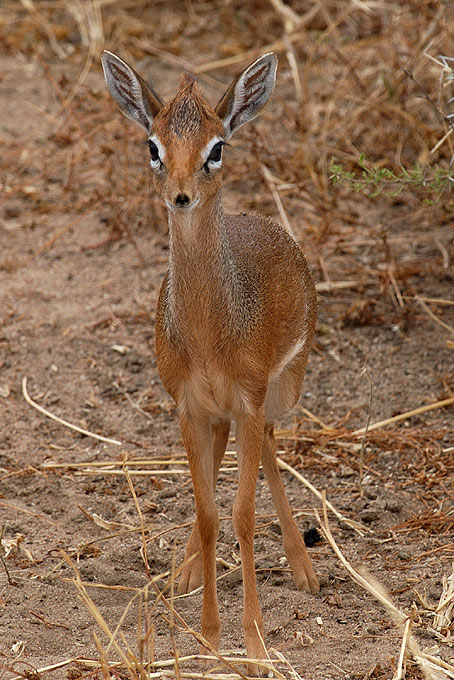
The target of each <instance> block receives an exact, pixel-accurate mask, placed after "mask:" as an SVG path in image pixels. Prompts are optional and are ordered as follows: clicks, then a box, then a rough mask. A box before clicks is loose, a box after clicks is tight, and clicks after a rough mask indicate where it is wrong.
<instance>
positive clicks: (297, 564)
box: [262, 424, 320, 593]
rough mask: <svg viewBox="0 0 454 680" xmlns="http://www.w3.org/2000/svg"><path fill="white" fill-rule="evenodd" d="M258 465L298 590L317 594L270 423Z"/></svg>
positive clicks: (316, 581)
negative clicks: (262, 470) (289, 499)
mask: <svg viewBox="0 0 454 680" xmlns="http://www.w3.org/2000/svg"><path fill="white" fill-rule="evenodd" d="M262 465H263V469H264V471H265V475H266V478H267V480H268V484H269V487H270V490H271V495H272V497H273V501H274V505H275V507H276V510H277V514H278V517H279V522H280V525H281V529H282V542H283V544H284V550H285V554H286V555H287V559H288V561H289V564H290V567H291V569H292V572H293V578H294V580H295V584H296V587H297V588H298V590H306V591H307V592H311V593H318V591H319V590H320V586H319V583H318V580H317V577H316V575H315V573H314V570H313V568H312V565H311V561H310V559H309V555H308V554H307V549H306V546H305V545H304V541H303V538H302V536H301V534H300V532H299V529H298V527H297V526H296V523H295V520H294V519H293V515H292V510H291V508H290V505H289V502H288V499H287V495H286V493H285V488H284V484H283V483H282V478H281V474H280V472H279V468H278V465H277V453H276V441H275V439H274V427H273V425H272V424H267V425H266V426H265V436H264V438H263V453H262Z"/></svg>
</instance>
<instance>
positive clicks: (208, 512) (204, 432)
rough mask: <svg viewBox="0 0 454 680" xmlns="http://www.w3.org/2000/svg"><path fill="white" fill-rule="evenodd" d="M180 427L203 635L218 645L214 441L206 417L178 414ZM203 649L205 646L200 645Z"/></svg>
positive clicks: (217, 527) (217, 523)
mask: <svg viewBox="0 0 454 680" xmlns="http://www.w3.org/2000/svg"><path fill="white" fill-rule="evenodd" d="M180 427H181V434H182V437H183V442H184V445H185V447H186V453H187V456H188V461H189V467H190V469H191V476H192V484H193V487H194V499H195V509H196V515H197V526H198V531H199V534H200V547H201V553H202V568H203V605H202V635H203V636H204V637H205V638H206V639H207V640H208V642H209V643H210V644H211V645H212V646H213V647H214V648H215V649H217V648H218V646H219V639H220V636H221V621H220V618H219V608H218V600H217V593H216V539H217V536H218V531H219V520H218V513H217V510H216V505H215V503H214V491H213V444H212V434H211V424H210V420H209V418H191V417H190V416H188V415H187V414H185V413H181V414H180ZM201 651H202V653H206V651H207V650H205V649H203V648H202V650H201Z"/></svg>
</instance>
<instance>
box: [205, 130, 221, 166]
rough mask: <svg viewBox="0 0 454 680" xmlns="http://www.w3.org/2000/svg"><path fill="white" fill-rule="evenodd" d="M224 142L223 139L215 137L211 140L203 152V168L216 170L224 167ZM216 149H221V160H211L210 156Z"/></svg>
mask: <svg viewBox="0 0 454 680" xmlns="http://www.w3.org/2000/svg"><path fill="white" fill-rule="evenodd" d="M224 143H225V142H224V140H223V139H222V138H221V137H213V139H210V141H209V142H208V144H207V145H206V147H205V149H204V150H203V151H202V159H203V166H204V168H205V169H207V170H216V169H217V168H220V167H221V165H222V147H223V146H224ZM215 147H219V154H220V157H219V159H216V160H215V159H213V158H210V155H211V154H212V153H213V151H214V150H215Z"/></svg>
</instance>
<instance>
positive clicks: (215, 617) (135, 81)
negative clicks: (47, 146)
mask: <svg viewBox="0 0 454 680" xmlns="http://www.w3.org/2000/svg"><path fill="white" fill-rule="evenodd" d="M102 62H103V67H104V73H105V77H106V82H107V85H108V88H109V90H110V93H111V95H112V97H113V99H114V100H115V102H116V103H117V105H118V106H119V108H120V109H121V110H122V112H123V113H124V114H125V115H126V116H128V117H129V118H131V119H132V120H134V121H136V122H137V123H139V124H140V125H141V126H142V127H143V128H144V129H145V131H146V133H147V136H148V145H149V149H150V155H151V161H150V165H151V169H152V172H153V177H154V183H155V186H156V189H157V191H158V192H159V193H160V195H161V196H162V198H163V199H164V201H165V203H166V206H167V208H168V214H169V239H170V257H169V270H168V272H167V275H166V277H165V279H164V281H163V284H162V287H161V292H160V297H159V303H158V310H157V316H156V356H157V363H158V369H159V373H160V376H161V379H162V382H163V383H164V386H165V387H166V389H167V391H168V392H169V393H170V395H171V396H172V397H173V399H174V400H175V402H176V403H177V405H178V413H179V419H180V426H181V434H182V437H183V441H184V444H185V447H186V451H187V456H188V460H189V465H190V469H191V475H192V482H193V487H194V497H195V507H196V522H195V524H194V528H193V530H192V533H191V536H190V539H189V542H188V546H187V549H186V560H185V565H184V566H183V570H182V575H181V579H180V583H179V592H189V591H191V590H193V589H194V588H196V587H198V586H199V585H200V584H201V582H202V576H203V586H204V590H203V607H202V634H203V636H204V637H205V638H206V640H208V642H209V643H210V644H211V645H212V646H213V647H215V648H217V647H218V644H219V639H220V633H221V624H220V618H219V611H218V604H217V594H216V562H215V556H216V539H217V535H218V526H219V525H218V514H217V510H216V505H215V501H214V487H215V484H216V479H217V476H218V471H219V466H220V463H221V460H222V457H223V455H224V452H225V448H226V444H227V439H228V435H229V429H230V422H231V420H232V419H235V421H236V449H237V456H238V466H239V478H238V492H237V495H236V499H235V503H234V506H233V523H234V528H235V532H236V535H237V538H238V541H239V544H240V551H241V565H242V572H243V595H244V610H243V611H244V615H243V624H244V636H245V642H246V648H247V654H248V656H249V657H253V658H258V659H261V658H264V657H265V656H266V653H265V649H264V645H263V622H262V615H261V612H260V606H259V602H258V598H257V587H256V579H255V571H254V552H253V538H254V527H255V519H254V514H255V488H256V482H257V475H258V471H259V465H260V462H262V465H263V469H264V471H265V474H266V477H267V480H268V482H269V485H270V488H271V493H272V497H273V501H274V503H275V506H276V509H277V512H278V516H279V520H280V523H281V527H282V537H283V543H284V548H285V552H286V555H287V558H288V561H289V563H290V566H291V568H292V571H293V576H294V579H295V583H296V586H297V587H298V588H299V589H303V590H307V591H310V592H317V591H318V589H319V585H318V581H317V578H316V576H315V574H314V571H313V569H312V566H311V563H310V560H309V557H308V555H307V551H306V547H305V545H304V542H303V540H302V538H301V535H300V533H299V530H298V528H297V526H296V524H295V521H294V519H293V517H292V513H291V510H290V506H289V503H288V500H287V497H286V495H285V490H284V486H283V484H282V481H281V477H280V474H279V470H278V466H277V461H276V444H275V440H274V435H273V423H274V420H275V419H276V418H278V417H279V416H281V415H282V414H283V413H284V412H285V411H287V410H288V409H289V408H291V407H292V406H293V405H294V404H295V403H296V402H297V401H298V399H299V396H300V393H301V388H302V383H303V377H304V373H305V370H306V364H307V360H308V355H309V352H310V348H311V344H312V340H313V335H314V326H315V317H316V307H317V303H316V294H315V288H314V284H313V281H312V278H311V275H310V272H309V270H308V267H307V264H306V261H305V258H304V256H303V254H302V252H301V250H300V248H299V247H298V245H297V244H296V242H295V241H294V240H293V238H291V236H290V235H289V234H288V233H287V232H286V231H285V230H284V229H283V228H282V227H281V226H279V225H278V224H275V223H274V222H272V221H270V220H269V219H267V218H265V217H261V216H259V215H247V214H241V215H224V212H223V209H222V202H221V184H222V153H223V146H224V144H225V143H226V142H227V140H228V139H229V138H230V137H231V135H232V134H233V133H234V132H235V131H236V130H237V129H238V128H239V127H240V126H241V125H242V124H243V123H246V122H247V121H249V120H251V119H252V118H253V117H255V116H256V115H257V113H258V112H259V111H260V109H261V108H262V107H263V106H264V104H265V103H266V102H267V100H268V98H269V96H270V95H271V93H272V91H273V88H274V82H275V77H276V67H277V59H276V56H275V55H274V54H265V55H264V56H262V57H261V58H260V59H257V61H255V62H254V63H253V64H251V65H250V66H249V67H248V68H247V69H246V70H245V71H243V72H242V73H241V74H240V75H239V76H238V77H237V78H236V79H235V80H234V81H233V83H232V85H231V86H230V88H229V89H228V90H227V92H226V93H225V95H224V96H223V97H222V99H221V100H220V101H219V103H218V104H217V106H216V107H215V108H214V109H213V108H211V106H210V105H209V104H208V103H207V102H206V101H205V99H204V98H203V97H202V95H201V93H200V90H199V88H198V85H197V82H196V79H195V78H194V76H192V75H190V74H188V73H184V74H183V75H182V78H181V83H180V89H179V90H178V92H177V94H176V95H175V97H174V98H173V99H172V100H171V101H169V102H168V103H166V104H164V103H163V102H162V101H161V99H160V98H159V97H158V95H157V94H156V93H155V92H154V90H153V89H152V88H151V87H149V86H148V85H147V84H146V83H145V82H144V80H143V79H142V78H141V77H140V76H139V75H138V74H137V73H136V72H135V71H134V70H133V69H132V68H131V67H130V66H128V65H127V64H126V63H125V62H124V61H123V60H121V59H119V58H118V57H117V56H115V55H114V54H112V53H110V52H104V53H103V57H102ZM249 670H250V671H251V672H252V673H255V674H259V672H260V669H259V667H258V666H256V665H251V666H250V669H249Z"/></svg>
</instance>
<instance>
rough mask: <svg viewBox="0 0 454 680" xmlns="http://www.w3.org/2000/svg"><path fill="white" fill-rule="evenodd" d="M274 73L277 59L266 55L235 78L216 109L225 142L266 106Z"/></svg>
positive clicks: (272, 54) (272, 55)
mask: <svg viewBox="0 0 454 680" xmlns="http://www.w3.org/2000/svg"><path fill="white" fill-rule="evenodd" d="M276 69H277V57H276V55H275V54H274V53H273V52H269V53H268V54H264V55H263V56H262V57H259V59H257V61H254V63H253V64H251V65H250V66H248V67H247V69H245V70H244V71H243V72H242V73H240V74H239V75H238V76H237V77H236V78H235V80H234V81H233V83H232V84H231V85H230V87H229V89H228V90H227V92H226V93H225V95H224V96H223V97H222V99H221V100H220V101H219V103H218V104H217V106H216V108H215V111H216V113H217V114H218V116H219V118H220V119H221V121H222V122H223V124H224V138H225V139H229V137H231V136H232V135H233V133H234V132H235V131H236V130H238V128H239V127H240V125H243V123H247V122H248V121H249V120H252V118H255V116H256V115H257V114H258V113H259V111H260V110H261V109H262V108H263V107H264V106H265V104H266V102H267V101H268V99H269V98H270V95H271V93H272V92H273V89H274V83H275V80H276Z"/></svg>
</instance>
